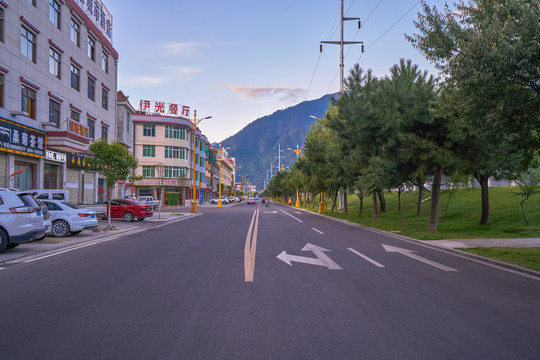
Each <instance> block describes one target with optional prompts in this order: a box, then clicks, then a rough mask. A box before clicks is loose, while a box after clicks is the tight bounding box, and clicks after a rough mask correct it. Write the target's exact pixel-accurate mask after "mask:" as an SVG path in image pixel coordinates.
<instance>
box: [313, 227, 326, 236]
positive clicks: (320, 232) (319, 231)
mask: <svg viewBox="0 0 540 360" xmlns="http://www.w3.org/2000/svg"><path fill="white" fill-rule="evenodd" d="M312 229H313V230H315V231H316V232H318V233H319V234H321V235H324V233H323V232H322V231H321V230H317V229H315V228H312Z"/></svg>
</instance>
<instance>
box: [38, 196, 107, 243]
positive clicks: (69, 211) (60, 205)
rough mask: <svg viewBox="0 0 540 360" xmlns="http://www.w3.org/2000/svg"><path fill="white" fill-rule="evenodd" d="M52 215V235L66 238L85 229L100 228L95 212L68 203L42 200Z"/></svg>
mask: <svg viewBox="0 0 540 360" xmlns="http://www.w3.org/2000/svg"><path fill="white" fill-rule="evenodd" d="M42 203H43V204H44V205H46V206H47V208H48V209H49V213H50V214H51V222H52V226H51V235H52V236H54V237H64V236H66V235H68V234H73V235H75V234H78V233H80V232H81V231H83V230H85V229H91V228H95V227H97V226H98V219H97V217H96V212H95V211H94V210H88V209H84V208H81V207H79V206H77V205H75V204H72V203H70V202H68V201H61V200H42Z"/></svg>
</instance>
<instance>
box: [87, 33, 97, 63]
mask: <svg viewBox="0 0 540 360" xmlns="http://www.w3.org/2000/svg"><path fill="white" fill-rule="evenodd" d="M88 57H89V58H90V59H92V60H93V61H96V42H95V41H94V39H92V38H91V37H90V36H89V37H88Z"/></svg>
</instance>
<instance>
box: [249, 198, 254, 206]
mask: <svg viewBox="0 0 540 360" xmlns="http://www.w3.org/2000/svg"><path fill="white" fill-rule="evenodd" d="M247 204H248V205H249V204H253V205H255V199H254V198H252V197H249V198H248V199H247Z"/></svg>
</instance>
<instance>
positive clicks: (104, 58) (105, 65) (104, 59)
mask: <svg viewBox="0 0 540 360" xmlns="http://www.w3.org/2000/svg"><path fill="white" fill-rule="evenodd" d="M101 69H103V71H105V73H107V74H108V73H109V55H107V53H105V52H102V53H101Z"/></svg>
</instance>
